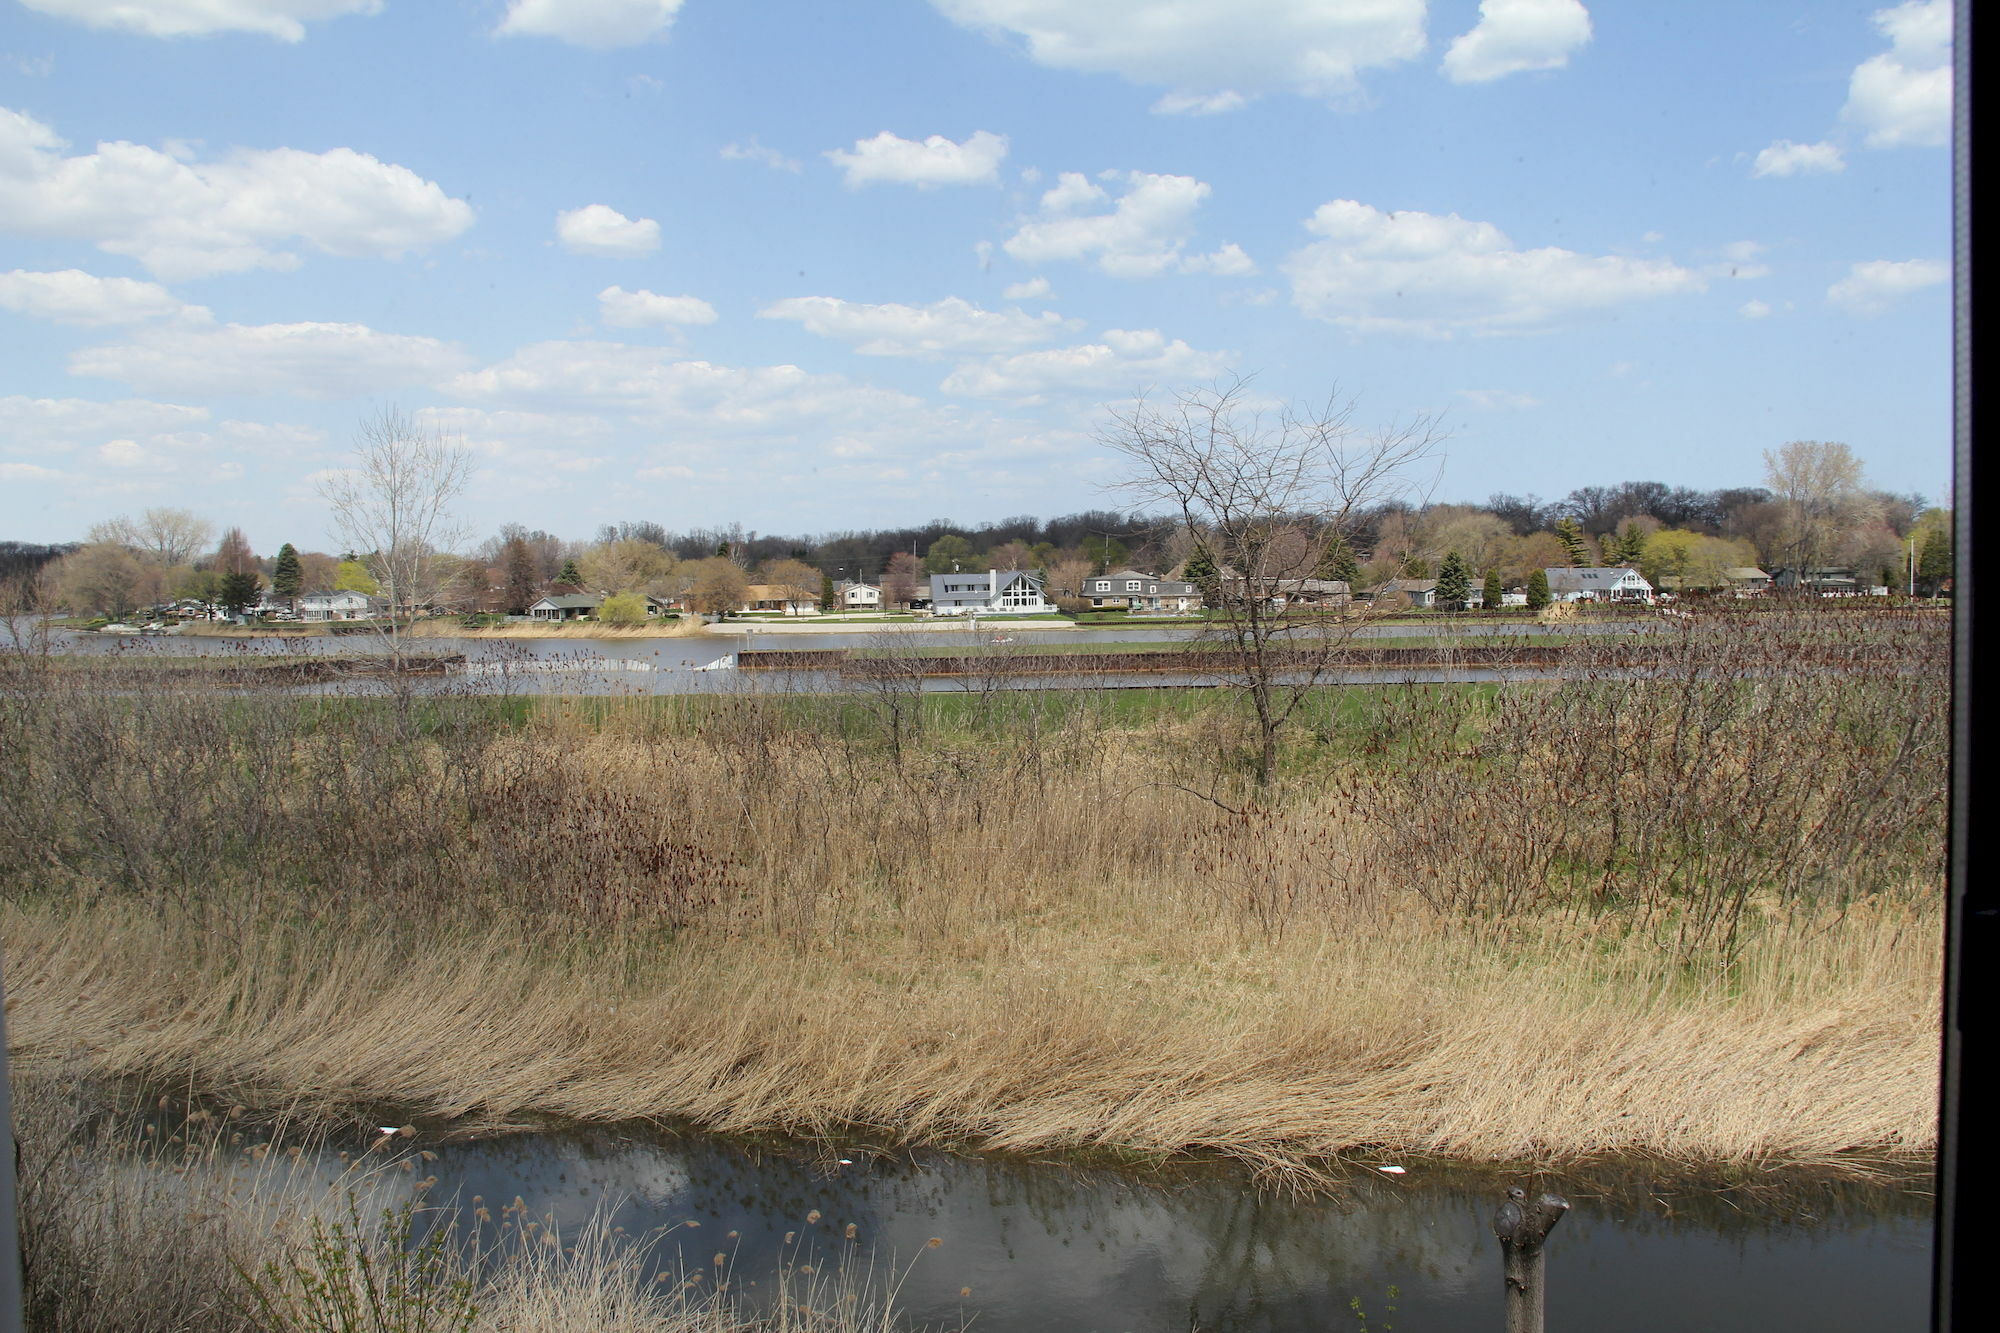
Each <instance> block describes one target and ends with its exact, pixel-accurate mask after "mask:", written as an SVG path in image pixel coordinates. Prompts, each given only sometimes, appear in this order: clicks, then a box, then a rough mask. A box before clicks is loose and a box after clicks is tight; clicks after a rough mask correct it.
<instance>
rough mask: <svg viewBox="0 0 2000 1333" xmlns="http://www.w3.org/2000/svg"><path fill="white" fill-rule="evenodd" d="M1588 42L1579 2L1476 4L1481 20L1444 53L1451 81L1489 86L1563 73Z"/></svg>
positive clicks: (1482, 0) (1497, 0)
mask: <svg viewBox="0 0 2000 1333" xmlns="http://www.w3.org/2000/svg"><path fill="white" fill-rule="evenodd" d="M1589 40H1590V12H1589V11H1588V10H1586V9H1585V8H1584V7H1583V5H1582V4H1581V3H1579V0H1479V22H1478V24H1477V25H1475V26H1474V27H1473V29H1472V31H1470V32H1468V33H1466V34H1464V35H1463V36H1461V37H1459V38H1458V39H1457V40H1456V41H1454V42H1453V43H1452V44H1451V49H1450V50H1448V51H1446V52H1445V53H1444V64H1443V66H1441V68H1442V69H1443V71H1444V76H1445V77H1446V78H1448V79H1450V80H1451V81H1452V82H1453V83H1489V82H1491V81H1492V80H1494V79H1501V78H1505V77H1506V76H1507V75H1509V74H1520V73H1524V72H1526V71H1528V70H1537V69H1561V68H1562V67H1563V66H1564V65H1567V64H1568V63H1569V55H1570V52H1572V51H1574V50H1576V49H1577V48H1578V47H1580V46H1582V45H1583V44H1584V43H1585V42H1588V41H1589Z"/></svg>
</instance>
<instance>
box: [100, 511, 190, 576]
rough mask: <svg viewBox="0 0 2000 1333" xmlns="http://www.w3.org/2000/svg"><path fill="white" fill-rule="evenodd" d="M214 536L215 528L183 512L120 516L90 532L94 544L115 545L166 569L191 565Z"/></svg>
mask: <svg viewBox="0 0 2000 1333" xmlns="http://www.w3.org/2000/svg"><path fill="white" fill-rule="evenodd" d="M214 535H215V525H214V524H213V523H210V522H209V521H208V520H207V519H205V518H203V517H201V516H200V515H199V514H195V513H193V512H191V511H189V510H186V509H148V510H147V511H146V512H145V513H143V514H141V515H140V516H139V517H138V518H137V519H132V518H127V517H126V516H124V515H122V514H121V515H119V516H118V517H117V518H114V519H111V520H109V521H108V522H104V523H98V524H95V525H94V526H92V528H91V529H90V540H91V541H93V542H117V543H118V544H119V545H121V546H129V547H131V548H132V549H133V550H134V551H137V552H138V553H139V554H140V555H141V556H143V557H145V558H146V559H147V560H150V561H152V562H153V563H154V564H156V565H159V566H161V567H162V568H165V569H171V568H173V567H174V566H176V565H186V564H192V563H193V561H194V558H195V557H196V556H197V555H199V554H201V552H202V551H203V549H205V548H206V547H207V546H208V539H209V538H210V537H212V536H214Z"/></svg>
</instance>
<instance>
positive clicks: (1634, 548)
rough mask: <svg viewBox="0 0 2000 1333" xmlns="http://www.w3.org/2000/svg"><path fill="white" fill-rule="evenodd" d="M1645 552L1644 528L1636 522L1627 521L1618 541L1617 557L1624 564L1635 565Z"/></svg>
mask: <svg viewBox="0 0 2000 1333" xmlns="http://www.w3.org/2000/svg"><path fill="white" fill-rule="evenodd" d="M1645 554H1646V530H1645V529H1644V528H1642V527H1640V526H1639V525H1638V524H1637V523H1627V524H1626V525H1625V533H1624V537H1623V539H1622V540H1621V541H1620V542H1619V543H1618V559H1619V560H1620V561H1621V562H1623V563H1624V564H1628V565H1637V564H1638V563H1639V558H1640V557H1641V556H1643V555H1645Z"/></svg>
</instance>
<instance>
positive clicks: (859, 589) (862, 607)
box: [833, 579, 882, 611]
mask: <svg viewBox="0 0 2000 1333" xmlns="http://www.w3.org/2000/svg"><path fill="white" fill-rule="evenodd" d="M833 593H834V597H835V599H836V600H837V601H839V603H840V606H841V609H842V610H844V611H879V610H881V609H882V585H881V584H879V583H850V582H848V581H847V580H845V579H843V580H841V581H840V582H839V583H836V584H834V585H833Z"/></svg>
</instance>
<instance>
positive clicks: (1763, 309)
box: [1736, 301, 1771, 319]
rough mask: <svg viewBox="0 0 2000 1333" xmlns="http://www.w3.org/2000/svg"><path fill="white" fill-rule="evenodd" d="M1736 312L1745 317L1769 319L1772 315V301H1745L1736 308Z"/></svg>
mask: <svg viewBox="0 0 2000 1333" xmlns="http://www.w3.org/2000/svg"><path fill="white" fill-rule="evenodd" d="M1736 313H1737V314H1739V315H1741V316H1743V318H1745V319H1769V318H1770V317H1771V303H1770V302H1769V301H1745V302H1744V303H1743V304H1742V305H1740V306H1738V307H1737V308H1736Z"/></svg>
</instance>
